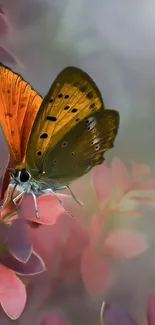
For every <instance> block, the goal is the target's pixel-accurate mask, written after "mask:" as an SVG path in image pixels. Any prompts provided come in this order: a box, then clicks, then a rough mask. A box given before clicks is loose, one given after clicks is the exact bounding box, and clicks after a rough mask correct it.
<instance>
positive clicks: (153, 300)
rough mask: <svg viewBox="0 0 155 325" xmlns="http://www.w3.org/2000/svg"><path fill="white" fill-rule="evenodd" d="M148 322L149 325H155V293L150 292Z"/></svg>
mask: <svg viewBox="0 0 155 325" xmlns="http://www.w3.org/2000/svg"><path fill="white" fill-rule="evenodd" d="M147 322H148V325H154V324H155V291H152V292H150V294H149V297H148V303H147Z"/></svg>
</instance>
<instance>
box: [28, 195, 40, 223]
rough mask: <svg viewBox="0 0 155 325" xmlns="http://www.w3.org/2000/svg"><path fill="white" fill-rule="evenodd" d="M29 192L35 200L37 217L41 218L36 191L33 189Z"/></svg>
mask: <svg viewBox="0 0 155 325" xmlns="http://www.w3.org/2000/svg"><path fill="white" fill-rule="evenodd" d="M29 193H30V194H31V195H32V197H33V200H34V207H35V214H36V218H37V219H40V217H39V212H38V204H37V198H36V195H35V193H34V192H33V191H30V192H29Z"/></svg>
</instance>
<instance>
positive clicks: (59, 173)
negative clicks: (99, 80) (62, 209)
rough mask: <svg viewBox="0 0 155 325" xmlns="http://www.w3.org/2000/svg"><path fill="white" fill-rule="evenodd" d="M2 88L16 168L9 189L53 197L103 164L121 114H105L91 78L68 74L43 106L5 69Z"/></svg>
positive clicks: (2, 111)
mask: <svg viewBox="0 0 155 325" xmlns="http://www.w3.org/2000/svg"><path fill="white" fill-rule="evenodd" d="M0 82H1V83H0V87H1V95H0V123H1V126H2V129H3V132H4V135H5V138H6V141H7V143H8V147H9V151H10V156H11V160H12V162H13V166H14V168H15V173H14V175H12V177H11V184H14V186H15V185H16V187H18V188H19V187H20V188H19V189H20V190H21V193H33V194H34V195H36V194H40V193H47V192H48V191H49V192H50V191H51V192H52V193H54V192H55V191H57V190H60V189H62V188H66V187H68V185H69V184H70V183H71V182H72V181H73V180H75V179H77V178H79V177H81V176H82V175H84V174H85V173H87V172H88V171H89V170H91V169H92V168H93V166H95V165H98V164H101V163H102V162H103V161H104V153H105V152H106V151H107V150H108V149H109V148H112V147H113V143H114V140H115V137H116V134H117V131H118V126H119V113H118V112H117V111H115V110H107V109H105V106H104V103H103V99H102V96H101V93H100V91H99V89H98V88H97V86H96V84H95V83H94V81H93V80H92V79H91V77H90V76H89V75H88V74H87V73H85V72H84V71H82V70H81V69H78V68H75V67H67V68H65V69H64V70H62V71H61V72H60V73H59V75H58V76H57V78H56V79H55V81H54V82H53V84H52V86H51V87H50V89H49V91H48V93H47V95H46V96H45V98H44V99H43V100H42V98H41V96H39V95H38V94H37V93H36V92H35V91H34V90H33V88H32V87H31V86H30V85H29V84H27V83H26V82H25V81H24V80H23V79H22V78H21V77H20V76H19V75H17V74H16V73H14V72H12V71H11V70H10V69H8V68H7V67H4V66H0ZM20 178H21V179H22V180H21V179H20ZM21 195H22V194H21Z"/></svg>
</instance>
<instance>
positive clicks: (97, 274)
mask: <svg viewBox="0 0 155 325" xmlns="http://www.w3.org/2000/svg"><path fill="white" fill-rule="evenodd" d="M109 272H110V270H109V265H108V263H107V262H106V261H105V260H101V259H100V258H99V257H98V255H97V252H96V251H95V249H94V248H93V247H92V246H87V247H86V248H85V249H84V251H83V255H82V261H81V273H82V279H83V282H84V284H85V287H86V289H87V291H88V292H89V294H91V295H98V294H101V293H102V292H103V289H104V285H105V283H106V280H107V278H108V275H109Z"/></svg>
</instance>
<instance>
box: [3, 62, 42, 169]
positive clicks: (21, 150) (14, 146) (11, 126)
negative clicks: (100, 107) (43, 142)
mask: <svg viewBox="0 0 155 325" xmlns="http://www.w3.org/2000/svg"><path fill="white" fill-rule="evenodd" d="M41 102H42V98H41V97H40V96H39V95H38V94H37V93H36V92H35V91H34V90H33V89H32V87H31V86H30V85H29V84H28V83H27V82H26V81H24V80H23V79H22V77H21V76H20V75H18V74H17V73H15V72H13V71H12V70H11V69H9V68H7V67H5V66H3V65H2V64H0V124H1V127H2V130H3V132H4V135H5V138H6V141H7V144H8V147H9V152H10V156H11V159H12V161H13V164H14V166H15V168H16V167H17V166H18V167H20V165H22V162H23V161H24V157H25V151H26V147H27V142H28V138H29V134H30V131H31V128H32V124H33V122H34V119H35V116H36V113H37V110H38V109H39V107H40V104H41Z"/></svg>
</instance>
